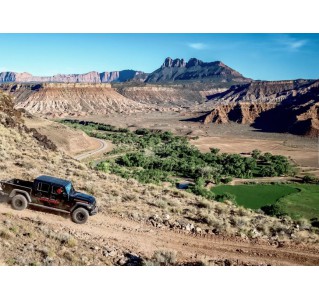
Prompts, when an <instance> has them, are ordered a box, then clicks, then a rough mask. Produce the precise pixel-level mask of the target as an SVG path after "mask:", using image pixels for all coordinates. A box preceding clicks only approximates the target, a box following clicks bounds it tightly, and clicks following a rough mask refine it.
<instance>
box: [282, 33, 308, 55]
mask: <svg viewBox="0 0 319 300" xmlns="http://www.w3.org/2000/svg"><path fill="white" fill-rule="evenodd" d="M279 43H280V44H281V45H283V46H284V47H285V49H286V50H290V51H298V50H300V49H301V48H302V47H303V46H305V45H306V44H307V43H308V40H299V39H297V38H293V37H291V36H289V35H284V36H282V37H281V38H280V39H279Z"/></svg>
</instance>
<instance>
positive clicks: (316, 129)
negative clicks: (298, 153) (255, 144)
mask: <svg viewBox="0 0 319 300" xmlns="http://www.w3.org/2000/svg"><path fill="white" fill-rule="evenodd" d="M207 98H208V101H207V103H205V104H204V105H203V106H202V107H201V109H203V107H206V108H207V107H209V106H211V107H212V109H211V110H210V111H209V112H208V113H206V114H205V115H203V117H202V121H203V122H204V123H205V124H207V123H211V122H213V123H228V122H231V121H232V122H237V123H240V124H251V125H252V126H253V127H255V128H257V129H260V130H262V131H271V132H290V133H293V134H300V135H308V136H318V135H319V81H318V80H317V81H314V80H296V81H277V82H267V81H264V82H253V83H250V84H247V85H242V86H233V87H231V88H230V89H229V90H227V91H225V92H222V93H218V94H214V95H212V96H207Z"/></svg>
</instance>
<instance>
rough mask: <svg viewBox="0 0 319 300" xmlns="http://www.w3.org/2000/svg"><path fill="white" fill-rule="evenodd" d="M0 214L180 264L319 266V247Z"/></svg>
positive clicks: (109, 219)
mask: <svg viewBox="0 0 319 300" xmlns="http://www.w3.org/2000/svg"><path fill="white" fill-rule="evenodd" d="M0 213H11V214H13V215H15V216H19V217H20V218H23V219H28V220H37V221H39V220H40V221H43V222H45V223H46V224H47V225H48V226H51V227H54V228H60V229H63V230H64V231H65V232H72V233H73V234H74V235H75V236H76V237H77V238H80V239H86V240H90V241H94V242H96V244H97V245H103V243H105V242H108V243H112V244H114V245H115V246H117V247H119V248H121V249H126V251H129V252H130V253H136V254H138V255H140V256H141V257H151V256H152V254H153V253H154V251H156V250H169V251H176V252H177V258H178V261H179V262H185V261H188V262H189V261H199V260H204V261H218V260H226V259H227V260H230V261H232V262H235V264H240V265H245V264H246V265H319V246H318V245H317V246H306V245H301V244H300V245H280V247H279V246H278V245H270V244H269V243H267V242H258V243H257V242H250V241H243V240H240V239H236V238H225V237H222V236H209V237H208V236H198V235H197V236H194V235H191V234H185V233H179V232H175V231H172V230H168V229H164V228H155V227H153V226H151V225H147V224H144V223H140V222H135V221H131V220H128V219H123V218H120V217H117V216H109V215H105V214H102V213H100V214H98V215H96V216H94V217H92V218H90V220H89V222H88V223H87V224H85V225H77V224H74V223H72V222H71V221H70V220H69V219H68V218H64V217H61V216H57V215H54V214H50V213H44V212H38V211H33V210H31V209H27V210H24V211H15V210H13V209H11V207H10V206H8V205H7V204H0Z"/></svg>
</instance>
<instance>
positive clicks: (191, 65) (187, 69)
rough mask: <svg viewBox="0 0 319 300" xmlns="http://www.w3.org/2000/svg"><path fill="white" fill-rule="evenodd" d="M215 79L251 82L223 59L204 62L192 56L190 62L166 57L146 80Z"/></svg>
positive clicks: (151, 81) (152, 81)
mask: <svg viewBox="0 0 319 300" xmlns="http://www.w3.org/2000/svg"><path fill="white" fill-rule="evenodd" d="M190 80H195V81H198V80H199V81H215V82H250V81H252V80H251V79H249V78H245V77H244V76H243V75H242V74H240V73H238V72H237V71H235V70H233V69H231V68H230V67H228V66H226V65H225V64H223V63H222V62H221V61H214V62H208V63H207V62H203V61H201V60H199V59H197V58H191V59H190V60H189V61H188V62H186V61H185V60H184V59H179V58H177V59H174V60H173V59H171V58H170V57H168V58H166V59H165V61H164V63H163V64H162V66H161V67H160V68H159V69H157V70H156V71H154V72H153V73H151V74H149V75H148V77H147V79H146V81H145V82H150V83H154V82H170V81H190Z"/></svg>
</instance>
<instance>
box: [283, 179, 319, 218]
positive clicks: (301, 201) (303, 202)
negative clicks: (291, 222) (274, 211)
mask: <svg viewBox="0 0 319 300" xmlns="http://www.w3.org/2000/svg"><path fill="white" fill-rule="evenodd" d="M291 187H296V188H298V189H300V192H299V193H293V194H290V195H287V196H286V197H284V198H282V199H280V200H279V201H278V204H279V206H280V207H281V208H282V209H283V210H284V211H285V212H286V213H288V215H290V216H291V217H292V218H293V219H299V218H306V219H308V220H311V219H312V218H318V219H319V185H318V184H299V185H291Z"/></svg>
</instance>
